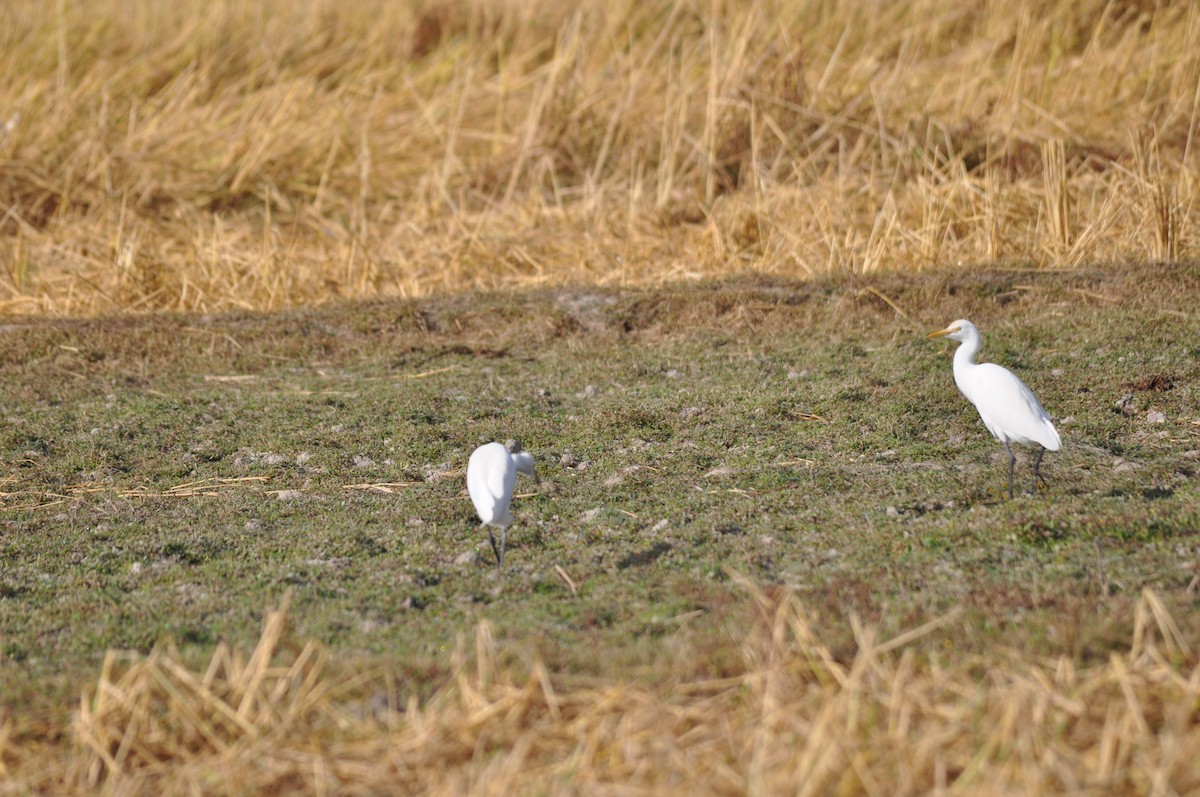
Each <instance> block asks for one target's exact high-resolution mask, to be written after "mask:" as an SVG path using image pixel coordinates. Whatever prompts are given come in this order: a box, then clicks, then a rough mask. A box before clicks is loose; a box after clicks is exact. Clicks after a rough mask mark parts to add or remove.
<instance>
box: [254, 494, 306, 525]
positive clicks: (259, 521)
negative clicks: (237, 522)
mask: <svg viewBox="0 0 1200 797" xmlns="http://www.w3.org/2000/svg"><path fill="white" fill-rule="evenodd" d="M296 492H299V490H297V491H296ZM262 527H263V522H262V521H261V520H259V519H258V518H256V517H252V518H250V519H249V520H247V521H246V522H245V523H243V524H242V528H243V529H245V530H246V531H262Z"/></svg>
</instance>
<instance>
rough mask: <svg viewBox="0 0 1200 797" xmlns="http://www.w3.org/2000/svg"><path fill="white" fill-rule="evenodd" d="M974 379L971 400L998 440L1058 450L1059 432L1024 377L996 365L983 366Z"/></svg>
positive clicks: (982, 364)
mask: <svg viewBox="0 0 1200 797" xmlns="http://www.w3.org/2000/svg"><path fill="white" fill-rule="evenodd" d="M972 378H973V381H974V384H973V385H972V391H971V392H972V394H973V395H972V396H971V397H970V398H971V401H972V402H973V403H974V404H975V408H976V409H978V410H979V416H980V417H981V418H982V419H983V423H984V425H985V426H987V428H988V431H989V432H991V433H992V434H993V435H994V436H995V437H996V438H998V439H999V440H1003V441H1005V442H1012V443H1038V444H1039V445H1041V446H1043V447H1045V448H1046V449H1049V450H1050V451H1057V450H1058V448H1059V445H1060V441H1059V437H1058V431H1057V430H1055V428H1054V424H1053V423H1052V422H1051V420H1050V416H1049V415H1047V414H1046V411H1045V410H1044V409H1042V405H1041V403H1040V402H1038V400H1037V396H1035V395H1033V391H1032V390H1030V389H1029V388H1028V387H1027V386H1026V384H1025V383H1024V382H1022V381H1021V379H1020V377H1018V376H1017V375H1016V374H1014V373H1013V372H1012V371H1009V370H1008V369H1007V368H1002V367H1001V366H999V365H996V364H995V363H981V364H980V365H978V366H976V367H975V368H974V370H973V373H972Z"/></svg>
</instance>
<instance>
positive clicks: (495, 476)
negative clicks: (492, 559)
mask: <svg viewBox="0 0 1200 797" xmlns="http://www.w3.org/2000/svg"><path fill="white" fill-rule="evenodd" d="M518 473H524V474H525V475H526V476H532V477H533V478H534V480H535V481H536V482H537V483H538V484H541V483H542V480H541V479H540V478H538V475H537V471H536V470H535V469H534V466H533V454H530V453H529V452H528V451H522V450H521V444H520V443H518V442H517V441H516V440H509V441H508V442H506V443H505V444H504V445H500V444H499V443H486V444H484V445H481V446H480V447H479V448H477V449H475V450H474V451H473V452H472V453H471V458H470V459H469V460H468V461H467V492H468V493H470V495H471V503H473V504H474V505H475V511H476V512H477V513H479V519H480V520H481V521H482V522H483V527H484V528H486V529H487V533H488V540H490V541H491V543H492V551H493V552H495V554H496V566H497V567H504V548H505V545H506V544H507V543H508V527H509V525H510V524H512V521H513V519H512V513H511V512H510V511H509V504H511V503H512V497H513V490H515V489H516V486H517V474H518ZM491 526H496V527H498V528H499V529H500V546H499V547H496V537H495V536H494V535H493V534H492V529H491Z"/></svg>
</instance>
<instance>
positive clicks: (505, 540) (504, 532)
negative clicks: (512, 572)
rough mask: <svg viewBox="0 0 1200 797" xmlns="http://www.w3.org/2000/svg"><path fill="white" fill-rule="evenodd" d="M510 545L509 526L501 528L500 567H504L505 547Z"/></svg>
mask: <svg viewBox="0 0 1200 797" xmlns="http://www.w3.org/2000/svg"><path fill="white" fill-rule="evenodd" d="M506 545H508V526H501V527H500V567H504V547H505V546H506Z"/></svg>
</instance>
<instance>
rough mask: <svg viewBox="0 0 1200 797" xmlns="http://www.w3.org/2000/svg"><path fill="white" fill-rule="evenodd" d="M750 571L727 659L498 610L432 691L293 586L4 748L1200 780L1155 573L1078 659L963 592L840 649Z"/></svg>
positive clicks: (156, 767)
mask: <svg viewBox="0 0 1200 797" xmlns="http://www.w3.org/2000/svg"><path fill="white" fill-rule="evenodd" d="M743 586H744V587H745V588H746V589H748V590H749V591H750V592H751V594H752V596H753V602H754V604H755V605H756V607H757V608H756V609H755V610H754V611H753V614H754V615H755V616H756V617H757V620H756V621H755V622H753V623H751V624H750V626H749V630H748V631H747V632H746V634H745V638H744V639H743V640H742V641H741V648H740V649H741V651H742V663H741V665H740V667H738V668H735V669H734V671H731V672H730V673H729V674H728V675H727V676H726V677H723V678H720V679H715V680H689V679H686V678H681V679H676V680H669V679H668V680H667V681H666V682H664V683H660V684H657V685H654V686H650V685H646V684H639V683H632V682H626V681H618V680H604V679H595V680H588V681H581V680H580V679H578V678H571V677H569V676H565V675H556V674H552V673H550V672H548V671H547V670H546V668H545V667H544V666H543V665H541V664H539V663H537V662H536V661H535V662H534V663H533V664H532V665H529V664H520V663H518V662H519V661H520V659H519V657H514V656H510V655H505V653H504V651H503V650H502V649H501V648H500V646H499V645H498V644H497V642H496V640H495V639H494V638H493V636H492V631H491V627H490V626H489V625H488V624H487V623H483V624H481V625H480V626H478V628H477V629H476V632H475V639H474V644H473V646H468V645H467V644H466V643H465V642H463V641H462V640H460V643H459V646H458V649H457V651H456V653H455V654H454V659H453V667H452V674H451V676H450V677H449V678H448V679H447V681H446V683H445V684H444V685H443V686H442V687H441V688H440V689H439V690H438V691H437V692H436V693H435V694H433V695H432V697H430V698H429V699H427V700H424V701H421V700H419V699H418V698H416V697H406V695H405V693H406V691H409V690H412V691H417V690H418V689H419V688H420V687H419V685H416V684H413V685H410V686H409V687H407V688H406V687H405V686H404V685H403V684H397V683H396V682H395V681H394V680H392V679H390V678H388V677H385V676H384V675H383V674H379V673H364V674H362V675H361V676H360V677H359V678H357V679H352V680H350V681H346V680H345V679H342V678H339V677H337V676H336V675H334V674H332V673H330V672H328V671H327V669H326V668H327V656H326V654H325V653H324V652H323V651H322V649H321V648H320V647H318V646H317V645H315V644H312V643H309V644H307V645H304V646H303V647H295V646H293V645H291V644H290V643H289V642H288V640H287V634H286V632H285V621H286V615H287V608H288V600H287V599H285V600H284V602H283V605H282V606H281V607H280V608H278V609H276V610H271V611H268V612H267V614H266V619H265V622H264V628H263V633H262V638H261V639H260V641H259V643H258V646H257V647H256V648H255V649H254V651H253V652H252V653H251V654H250V655H249V656H243V655H241V654H239V653H238V652H236V651H233V650H231V649H229V648H228V647H226V646H224V645H222V646H219V647H218V648H217V650H216V652H215V653H214V655H213V657H212V660H211V662H210V663H209V664H208V665H207V666H206V667H202V668H199V669H191V668H189V667H188V666H187V665H186V664H185V663H184V661H183V660H182V659H181V657H180V655H179V653H178V652H177V651H176V650H175V649H174V647H172V646H171V645H170V643H164V644H163V645H160V646H159V647H157V648H156V649H155V650H154V651H153V652H152V653H150V654H149V655H148V656H137V655H128V654H115V653H114V654H110V655H109V656H108V658H107V659H106V660H105V663H104V667H103V669H102V672H101V674H100V678H99V680H98V682H97V684H96V686H95V688H94V689H92V690H89V691H88V693H87V694H85V695H84V697H83V699H82V701H81V704H80V709H79V711H78V714H77V716H76V719H75V722H74V725H73V729H72V733H73V737H74V743H73V745H72V746H70V747H69V748H62V747H52V748H50V749H49V751H47V750H45V749H43V750H41V751H40V752H38V753H37V754H35V753H34V752H31V750H27V749H23V748H22V747H21V746H20V745H19V744H14V743H13V742H12V741H6V739H5V735H4V733H3V732H0V762H8V764H9V766H10V771H9V775H10V780H9V781H8V783H9V787H8V790H9V791H12V790H13V789H15V790H16V791H17V792H21V791H23V790H30V791H37V790H40V791H42V792H44V793H71V792H75V793H81V792H88V793H91V792H93V791H96V790H101V791H103V792H104V793H109V794H128V795H138V794H154V795H162V794H168V795H170V794H200V793H208V794H284V793H289V794H290V793H309V794H415V793H421V794H445V795H451V794H564V795H565V794H622V795H626V794H628V795H638V794H644V795H709V794H711V795H735V794H747V793H749V794H789V795H792V794H801V795H810V794H838V795H860V794H861V795H871V796H872V797H874V796H876V795H889V796H900V795H915V794H929V793H931V792H932V793H957V794H997V795H999V794H1023V795H1041V794H1188V793H1196V792H1197V790H1200V662H1198V660H1197V657H1196V653H1197V651H1196V649H1195V640H1192V641H1189V640H1187V639H1186V638H1185V637H1184V636H1183V634H1182V633H1181V632H1180V630H1179V628H1178V627H1177V625H1176V623H1175V622H1174V620H1173V619H1172V617H1171V616H1170V614H1169V613H1168V612H1167V610H1166V608H1165V607H1164V606H1163V604H1162V602H1161V601H1160V600H1159V599H1158V597H1157V596H1156V595H1155V594H1154V593H1153V592H1150V591H1146V592H1145V593H1143V596H1142V598H1141V601H1140V602H1139V603H1138V604H1137V607H1136V611H1135V618H1134V620H1135V624H1134V626H1135V627H1134V633H1133V640H1132V644H1131V646H1130V648H1129V650H1128V651H1127V652H1125V653H1121V654H1117V653H1114V654H1112V656H1111V657H1110V658H1109V659H1108V661H1107V662H1104V663H1101V664H1098V665H1095V666H1087V667H1081V666H1079V665H1078V664H1077V663H1076V662H1075V661H1073V660H1072V659H1069V658H1066V657H1064V658H1059V659H1046V660H1035V659H1032V658H1030V657H1029V656H1027V655H1024V654H1022V653H1020V652H1017V651H1007V650H994V651H989V652H986V653H983V654H959V653H958V652H957V651H956V650H955V649H954V646H953V644H952V643H953V639H954V633H953V632H954V628H955V626H956V624H957V622H958V618H957V615H956V614H951V615H949V616H946V617H942V618H939V619H936V620H934V621H932V622H930V623H927V624H926V625H924V626H922V627H920V628H917V629H914V630H912V631H910V632H907V633H904V634H901V635H900V636H899V637H896V638H894V639H890V640H886V641H884V640H880V639H878V638H877V634H876V632H875V631H874V630H872V629H871V628H868V627H864V626H862V625H861V624H860V623H858V622H857V621H856V620H854V619H853V618H851V630H852V632H853V634H854V638H855V640H856V643H857V652H856V653H854V654H853V655H851V656H850V657H848V658H839V657H837V656H835V655H834V654H833V653H832V652H831V650H830V649H829V648H828V647H827V646H826V645H825V644H824V643H823V642H822V641H821V639H820V638H819V636H818V634H817V633H816V631H815V630H814V626H813V625H812V623H811V620H810V616H809V614H808V612H807V611H806V610H805V608H804V607H803V605H802V604H801V603H800V602H799V600H798V599H797V598H796V596H795V595H793V594H791V593H789V592H786V591H784V592H771V593H767V592H763V591H761V590H759V589H758V588H757V587H755V586H753V585H750V584H747V583H744V584H743ZM918 643H919V644H920V649H921V650H923V651H925V652H917V650H916V649H915V648H914V647H913V646H914V645H917V644H918ZM677 664H678V665H679V666H678V667H673V666H672V664H671V663H670V662H664V670H665V671H668V672H670V671H676V672H684V671H687V670H688V667H687V665H686V663H684V662H678V663H677ZM31 749H32V748H31ZM5 790H6V789H5V788H3V787H0V792H3V791H5Z"/></svg>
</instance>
